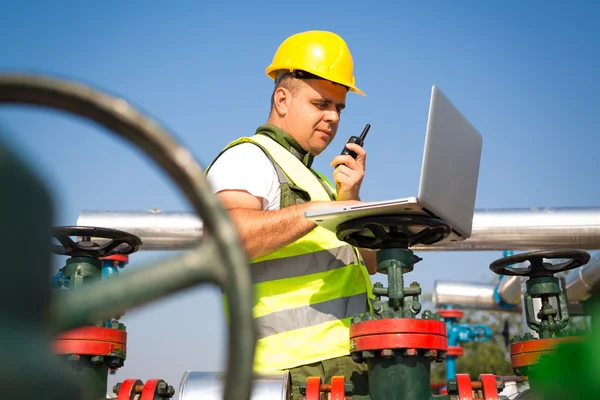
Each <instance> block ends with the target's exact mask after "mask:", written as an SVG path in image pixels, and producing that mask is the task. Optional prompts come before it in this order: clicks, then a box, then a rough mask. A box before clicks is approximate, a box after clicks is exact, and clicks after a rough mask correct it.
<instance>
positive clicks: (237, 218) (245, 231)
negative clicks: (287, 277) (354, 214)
mask: <svg viewBox="0 0 600 400" xmlns="http://www.w3.org/2000/svg"><path fill="white" fill-rule="evenodd" d="M217 197H218V199H219V200H220V201H221V203H222V205H223V207H224V208H225V209H226V210H227V211H228V213H229V215H230V217H231V219H232V220H233V222H234V224H235V226H236V227H237V230H238V235H239V236H240V240H241V242H242V244H243V246H244V250H245V252H246V255H247V257H248V258H250V259H253V258H256V257H261V256H264V255H266V254H269V253H271V252H273V251H276V250H278V249H280V248H282V247H285V246H287V245H288V244H290V243H293V242H294V241H296V240H298V239H299V238H301V237H302V236H304V235H306V234H307V233H309V232H310V231H312V230H313V229H314V228H315V227H316V226H317V225H316V224H315V223H314V222H312V221H310V220H308V219H306V218H305V217H304V213H305V212H306V211H309V210H316V209H325V208H330V207H332V203H331V202H309V203H304V204H298V205H293V206H289V207H285V208H283V209H280V210H272V211H263V210H262V199H261V198H258V197H255V196H253V195H251V194H249V193H248V192H246V191H240V190H224V191H221V192H219V193H218V194H217ZM340 203H343V204H346V205H350V204H356V203H359V202H358V201H344V202H340ZM336 205H337V204H336Z"/></svg>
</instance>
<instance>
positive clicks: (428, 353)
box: [424, 350, 438, 358]
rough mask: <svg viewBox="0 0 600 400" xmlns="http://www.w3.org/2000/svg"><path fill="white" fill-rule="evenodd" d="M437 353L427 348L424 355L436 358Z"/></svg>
mask: <svg viewBox="0 0 600 400" xmlns="http://www.w3.org/2000/svg"><path fill="white" fill-rule="evenodd" d="M437 355H438V352H437V350H427V351H426V352H425V354H424V356H425V357H431V358H436V357H437Z"/></svg>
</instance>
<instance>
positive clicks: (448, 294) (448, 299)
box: [432, 281, 521, 313]
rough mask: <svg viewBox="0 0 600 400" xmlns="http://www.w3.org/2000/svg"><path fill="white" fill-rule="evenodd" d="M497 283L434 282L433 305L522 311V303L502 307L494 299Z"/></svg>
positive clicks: (438, 306)
mask: <svg viewBox="0 0 600 400" xmlns="http://www.w3.org/2000/svg"><path fill="white" fill-rule="evenodd" d="M495 290H496V285H495V284H493V283H489V284H486V283H472V282H454V281H435V282H434V284H433V296H432V300H433V305H434V306H435V307H436V308H442V307H444V306H453V307H460V308H471V309H477V310H492V311H507V312H515V313H516V312H521V304H520V303H517V304H516V305H515V306H514V307H502V305H500V304H498V302H496V301H495V299H494V292H495Z"/></svg>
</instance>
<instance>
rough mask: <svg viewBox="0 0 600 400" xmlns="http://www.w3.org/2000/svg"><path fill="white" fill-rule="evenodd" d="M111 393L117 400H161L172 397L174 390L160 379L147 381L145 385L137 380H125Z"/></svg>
mask: <svg viewBox="0 0 600 400" xmlns="http://www.w3.org/2000/svg"><path fill="white" fill-rule="evenodd" d="M113 392H114V393H115V394H116V395H117V400H134V399H135V400H163V399H170V398H171V397H173V395H174V394H175V389H173V386H171V385H168V384H167V383H166V382H165V381H164V380H162V379H149V380H148V381H146V383H145V384H144V382H142V381H141V380H139V379H126V380H124V381H123V382H122V383H117V384H116V385H115V386H114V387H113Z"/></svg>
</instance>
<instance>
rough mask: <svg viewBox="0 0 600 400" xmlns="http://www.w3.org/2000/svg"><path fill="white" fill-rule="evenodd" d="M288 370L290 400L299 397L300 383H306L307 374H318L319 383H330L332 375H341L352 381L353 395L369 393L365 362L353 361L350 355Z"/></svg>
mask: <svg viewBox="0 0 600 400" xmlns="http://www.w3.org/2000/svg"><path fill="white" fill-rule="evenodd" d="M289 371H290V379H291V384H292V400H298V399H299V398H300V383H306V380H307V379H308V377H309V376H320V377H321V383H330V381H331V377H332V376H340V375H341V376H344V377H345V378H346V382H348V381H351V382H352V384H353V385H354V392H353V394H354V395H355V396H366V395H367V394H368V393H369V380H368V376H367V364H366V363H362V364H358V363H355V362H354V361H352V357H350V356H344V357H338V358H332V359H329V360H323V361H319V362H316V363H312V364H306V365H301V366H298V367H295V368H291V369H290V370H289Z"/></svg>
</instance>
